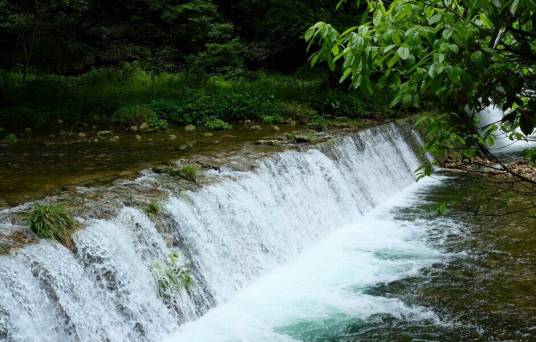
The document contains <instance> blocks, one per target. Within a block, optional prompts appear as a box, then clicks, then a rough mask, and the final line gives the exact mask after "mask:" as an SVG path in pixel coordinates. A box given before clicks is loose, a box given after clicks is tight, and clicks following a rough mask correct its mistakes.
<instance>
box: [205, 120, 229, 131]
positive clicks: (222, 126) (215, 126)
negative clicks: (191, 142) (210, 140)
mask: <svg viewBox="0 0 536 342" xmlns="http://www.w3.org/2000/svg"><path fill="white" fill-rule="evenodd" d="M203 126H204V127H205V128H208V129H211V130H213V131H225V130H229V129H231V125H230V124H228V123H227V122H225V121H223V120H221V119H208V120H206V121H205V122H204V123H203Z"/></svg>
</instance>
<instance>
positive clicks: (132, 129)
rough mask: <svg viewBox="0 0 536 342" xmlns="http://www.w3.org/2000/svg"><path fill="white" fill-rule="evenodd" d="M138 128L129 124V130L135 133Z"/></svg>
mask: <svg viewBox="0 0 536 342" xmlns="http://www.w3.org/2000/svg"><path fill="white" fill-rule="evenodd" d="M138 130H139V128H138V126H130V131H131V132H132V133H136V132H137V131H138Z"/></svg>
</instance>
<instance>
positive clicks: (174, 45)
mask: <svg viewBox="0 0 536 342" xmlns="http://www.w3.org/2000/svg"><path fill="white" fill-rule="evenodd" d="M335 4H336V0H315V1H307V0H294V1H285V0H238V1H223V0H151V1H142V0H133V1H132V0H128V1H127V0H31V1H30V0H0V45H1V46H2V49H1V50H0V67H7V68H13V67H20V68H21V69H22V70H25V71H27V70H30V69H32V70H42V71H48V72H53V73H69V74H73V73H80V72H83V71H87V70H89V69H90V68H93V67H102V66H111V65H119V64H120V63H122V62H132V61H135V60H137V61H141V62H142V63H143V65H144V68H145V69H150V70H153V71H154V70H158V71H164V70H165V71H176V70H178V69H184V68H189V69H194V70H197V71H199V70H202V71H206V72H216V73H220V74H222V73H223V74H228V73H235V72H240V71H241V70H242V69H243V68H244V65H247V66H248V67H249V68H251V67H255V68H259V67H262V68H272V69H276V70H285V71H292V70H293V69H294V68H296V67H299V66H301V65H303V62H304V61H305V51H304V48H303V43H302V40H301V36H302V35H303V32H304V31H305V29H306V28H307V27H308V26H309V25H310V24H311V23H313V22H315V21H317V20H335V21H336V22H341V23H345V22H349V18H350V16H349V15H345V14H344V13H343V12H336V11H335ZM348 13H349V11H348ZM281 58H283V59H285V61H286V62H285V63H281Z"/></svg>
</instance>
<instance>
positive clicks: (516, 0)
mask: <svg viewBox="0 0 536 342" xmlns="http://www.w3.org/2000/svg"><path fill="white" fill-rule="evenodd" d="M518 5H519V0H514V1H512V4H511V5H510V13H512V15H516V11H517V6H518Z"/></svg>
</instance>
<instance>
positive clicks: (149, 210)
mask: <svg viewBox="0 0 536 342" xmlns="http://www.w3.org/2000/svg"><path fill="white" fill-rule="evenodd" d="M163 209H164V206H163V205H162V203H160V202H158V201H152V202H150V203H148V204H147V205H146V206H145V207H144V208H143V211H144V212H145V213H146V214H147V215H148V216H150V217H151V218H155V217H156V216H158V215H159V214H160V213H161V212H162V210H163Z"/></svg>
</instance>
